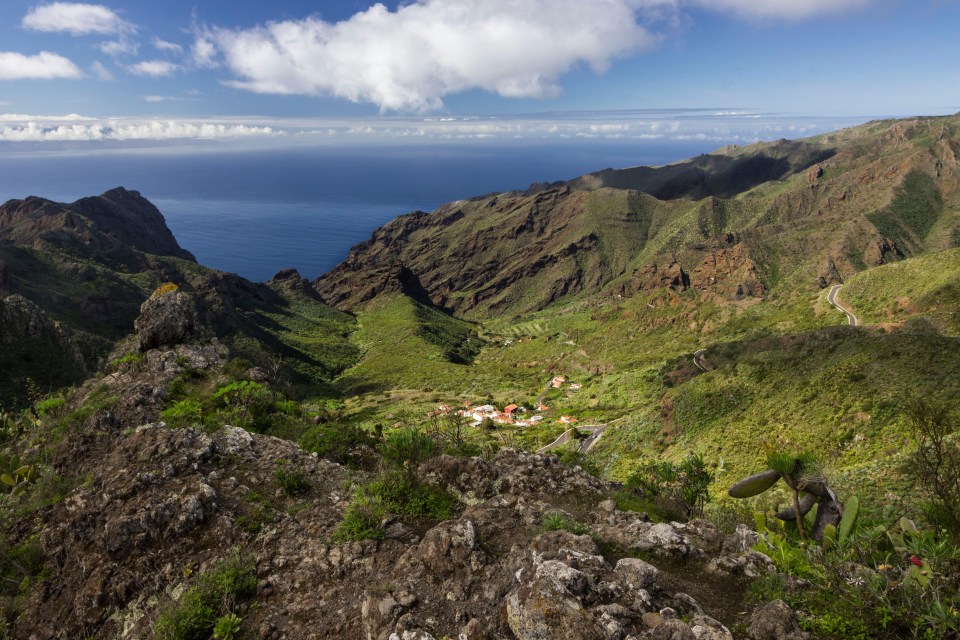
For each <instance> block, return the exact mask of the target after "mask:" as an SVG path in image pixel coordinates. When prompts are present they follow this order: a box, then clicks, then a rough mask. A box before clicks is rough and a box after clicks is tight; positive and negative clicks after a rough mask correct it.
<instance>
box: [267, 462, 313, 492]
mask: <svg viewBox="0 0 960 640" xmlns="http://www.w3.org/2000/svg"><path fill="white" fill-rule="evenodd" d="M273 477H274V478H276V480H277V484H279V485H280V488H281V489H283V491H284V493H286V494H287V495H288V496H299V495H302V494H304V493H306V492H307V491H309V490H310V481H309V480H307V477H306V476H305V475H304V473H303V470H302V469H291V470H289V471H288V470H287V469H286V468H285V467H279V468H278V469H277V470H276V471H274V473H273Z"/></svg>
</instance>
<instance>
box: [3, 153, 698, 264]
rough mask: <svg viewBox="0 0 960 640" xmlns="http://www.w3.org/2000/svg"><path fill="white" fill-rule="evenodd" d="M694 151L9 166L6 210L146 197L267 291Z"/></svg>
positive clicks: (47, 158) (143, 158) (121, 158)
mask: <svg viewBox="0 0 960 640" xmlns="http://www.w3.org/2000/svg"><path fill="white" fill-rule="evenodd" d="M716 146H717V145H716V143H715V142H713V143H710V142H706V141H684V142H671V143H662V142H661V143H647V142H636V141H633V142H619V141H610V140H606V141H596V142H559V141H558V142H550V143H540V144H537V143H531V142H529V141H518V142H517V143H515V144H511V143H509V142H504V141H498V142H497V143H483V142H476V141H472V142H470V143H463V144H454V143H448V144H433V145H422V146H399V145H392V146H380V147H376V146H357V147H353V148H342V147H338V148H334V147H312V148H287V149H275V148H274V149H269V150H246V151H242V152H240V151H230V152H226V151H224V152H218V151H215V150H206V151H197V150H182V149H181V150H177V149H168V150H160V151H157V150H154V151H151V152H139V153H138V152H136V151H132V150H124V151H112V152H111V151H104V150H101V151H98V152H96V153H90V152H84V151H81V150H77V151H75V152H69V151H67V152H63V151H61V152H56V153H47V152H44V151H42V150H40V151H36V152H33V153H27V152H24V153H17V154H3V156H0V201H6V200H8V199H12V198H23V197H26V196H28V195H38V196H43V197H46V198H49V199H52V200H57V201H61V202H71V201H73V200H76V199H78V198H81V197H84V196H89V195H97V194H100V193H103V192H104V191H107V190H108V189H111V188H113V187H116V186H121V185H122V186H124V187H126V188H127V189H132V190H137V191H140V192H141V193H142V194H143V195H144V196H145V197H146V198H148V199H149V200H150V201H152V202H153V203H154V204H156V205H157V207H158V208H159V209H160V211H161V212H162V213H163V214H164V217H165V218H166V220H167V224H168V226H169V227H170V229H171V230H172V231H173V233H174V235H175V236H176V237H177V240H178V241H179V243H180V245H181V246H182V247H184V248H185V249H187V250H188V251H191V252H192V253H193V254H194V255H195V256H196V257H197V260H198V261H199V262H200V263H201V264H204V265H206V266H208V267H214V268H217V269H222V270H224V271H232V272H234V273H238V274H240V275H242V276H244V277H246V278H249V279H251V280H255V281H265V280H267V279H269V278H270V277H271V276H272V275H273V274H275V273H276V272H277V271H279V270H281V269H284V268H289V267H293V268H296V269H297V270H299V271H300V273H301V275H303V276H304V277H307V278H314V277H316V276H319V275H321V274H322V273H324V272H326V271H328V270H329V269H331V268H332V267H333V266H335V265H336V264H337V263H338V262H340V261H341V260H343V259H344V258H345V257H346V255H347V252H348V251H349V249H350V247H352V246H353V245H354V244H356V243H358V242H361V241H363V240H365V239H366V238H368V237H369V236H370V233H371V232H372V231H373V230H374V229H376V228H377V227H379V226H380V225H382V224H384V223H386V222H388V221H389V220H391V219H392V218H394V217H396V216H398V215H402V214H404V213H409V212H411V211H415V210H418V209H420V210H424V211H431V210H433V209H435V208H436V207H438V206H439V205H441V204H443V203H445V202H450V201H452V200H459V199H464V198H469V197H472V196H478V195H483V194H487V193H492V192H497V191H509V190H514V189H526V188H527V187H528V186H529V185H530V184H531V183H533V182H553V181H556V180H568V179H571V178H575V177H577V176H580V175H583V174H584V173H589V172H591V171H597V170H599V169H603V168H606V167H614V168H622V167H629V166H636V165H657V164H665V163H668V162H673V161H676V160H680V159H683V158H687V157H690V156H693V155H697V154H699V153H704V152H707V151H710V150H711V149H712V148H714V147H716Z"/></svg>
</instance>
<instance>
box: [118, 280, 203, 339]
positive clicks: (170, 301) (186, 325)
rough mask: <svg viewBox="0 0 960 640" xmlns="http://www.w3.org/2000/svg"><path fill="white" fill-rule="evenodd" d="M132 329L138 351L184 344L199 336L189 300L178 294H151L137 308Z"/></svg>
mask: <svg viewBox="0 0 960 640" xmlns="http://www.w3.org/2000/svg"><path fill="white" fill-rule="evenodd" d="M133 327H134V329H135V330H136V332H137V341H138V343H139V346H140V350H141V351H148V350H150V349H156V348H158V347H164V346H167V347H169V346H173V345H177V344H180V343H182V342H187V341H188V340H190V339H191V338H194V337H196V336H197V334H198V333H199V326H198V321H197V309H196V306H195V304H194V301H193V298H192V297H191V296H188V295H187V294H185V293H183V292H182V291H170V292H166V293H163V292H158V293H155V294H154V295H152V296H150V297H149V298H147V300H146V301H145V302H144V303H143V305H141V307H140V316H139V317H138V318H137V319H136V320H134V322H133Z"/></svg>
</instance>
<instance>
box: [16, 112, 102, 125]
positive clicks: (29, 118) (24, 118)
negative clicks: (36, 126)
mask: <svg viewBox="0 0 960 640" xmlns="http://www.w3.org/2000/svg"><path fill="white" fill-rule="evenodd" d="M95 120H96V118H90V117H88V116H82V115H80V114H79V113H70V114H67V115H65V116H35V115H27V114H24V113H0V122H23V123H27V122H94V121H95Z"/></svg>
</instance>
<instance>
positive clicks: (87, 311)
mask: <svg viewBox="0 0 960 640" xmlns="http://www.w3.org/2000/svg"><path fill="white" fill-rule="evenodd" d="M279 276H280V277H278V278H277V279H276V280H275V281H274V282H272V283H271V284H270V285H265V284H255V283H252V282H249V281H247V280H245V279H243V278H240V277H238V276H236V275H233V274H229V273H223V272H220V271H216V270H213V269H207V268H205V267H203V266H201V265H199V264H197V262H196V260H195V259H194V257H193V256H192V255H191V254H190V253H189V252H188V251H186V250H184V249H183V248H182V247H180V245H179V244H178V243H177V241H176V239H175V238H174V237H173V234H172V233H171V232H170V230H169V228H168V227H167V225H166V222H165V221H164V219H163V215H162V214H161V213H160V212H159V211H158V210H157V208H156V207H154V206H153V204H151V203H150V202H149V201H148V200H147V199H145V198H144V197H143V196H142V195H140V194H139V193H138V192H136V191H128V190H126V189H123V188H122V187H120V188H117V189H112V190H110V191H108V192H106V193H104V194H102V195H100V196H97V197H91V198H83V199H81V200H78V201H77V202H74V203H70V204H65V203H57V202H52V201H50V200H46V199H43V198H37V197H29V198H26V199H24V200H11V201H9V202H7V203H5V204H3V205H2V206H0V312H2V313H3V315H4V317H5V318H6V319H7V322H5V323H4V326H3V327H0V370H2V371H3V374H0V393H2V395H3V397H4V398H5V399H6V404H8V405H9V404H16V403H17V402H18V400H19V399H22V398H23V397H24V396H25V394H26V393H27V391H28V387H32V388H33V389H34V390H37V389H38V390H40V391H49V390H52V389H55V388H57V387H60V386H62V385H64V384H69V383H76V382H79V381H80V380H82V379H83V378H84V377H85V376H86V375H87V374H88V373H89V372H91V371H93V370H96V368H97V367H98V364H99V360H100V359H101V358H103V357H104V356H105V355H106V354H107V353H108V352H109V351H110V349H111V347H112V346H113V345H114V343H116V342H117V341H118V340H120V339H121V338H123V337H124V336H126V335H128V334H129V333H131V332H132V331H133V321H134V319H135V318H136V317H137V315H138V314H139V313H140V305H141V304H142V303H143V301H144V300H145V299H146V298H147V297H148V296H149V295H150V294H151V292H153V291H154V290H155V289H157V287H158V286H160V285H161V284H163V283H172V284H174V285H176V286H178V287H179V288H180V289H182V290H183V291H185V292H188V293H190V294H192V295H194V296H195V297H196V299H197V304H198V312H199V313H200V315H201V316H202V318H201V320H202V322H203V323H204V324H205V325H207V326H209V327H210V328H211V330H212V331H213V332H214V333H215V334H217V335H219V336H220V337H221V338H224V339H228V340H229V341H230V342H231V343H232V344H233V345H234V347H235V350H236V352H237V353H238V355H242V356H244V357H246V358H248V359H250V360H252V361H255V362H265V361H268V360H270V359H283V360H284V362H285V363H286V365H287V366H288V367H289V368H291V369H292V370H294V371H295V372H297V374H298V375H300V376H302V377H305V378H308V379H312V380H317V379H330V378H331V377H332V376H333V375H335V374H336V373H337V372H339V371H340V370H342V369H344V368H346V367H347V366H350V365H351V364H353V361H354V359H355V357H356V351H355V349H354V348H353V347H351V346H350V345H349V342H348V340H347V334H348V332H349V328H350V326H351V325H352V323H353V319H352V318H351V317H350V316H348V315H345V314H343V313H340V312H337V311H335V310H333V309H330V308H329V307H327V306H326V305H325V304H323V302H322V300H320V299H319V297H318V296H317V294H316V292H315V291H314V290H313V289H312V288H311V287H309V286H306V282H305V281H304V280H302V279H301V278H300V277H299V275H298V274H296V273H295V272H284V273H282V274H279ZM305 325H310V326H305ZM318 333H319V334H322V336H321V337H317V334H318ZM295 335H296V336H297V337H296V338H294V336H295ZM311 335H312V336H314V339H312V340H311V339H310V337H309V336H311Z"/></svg>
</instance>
